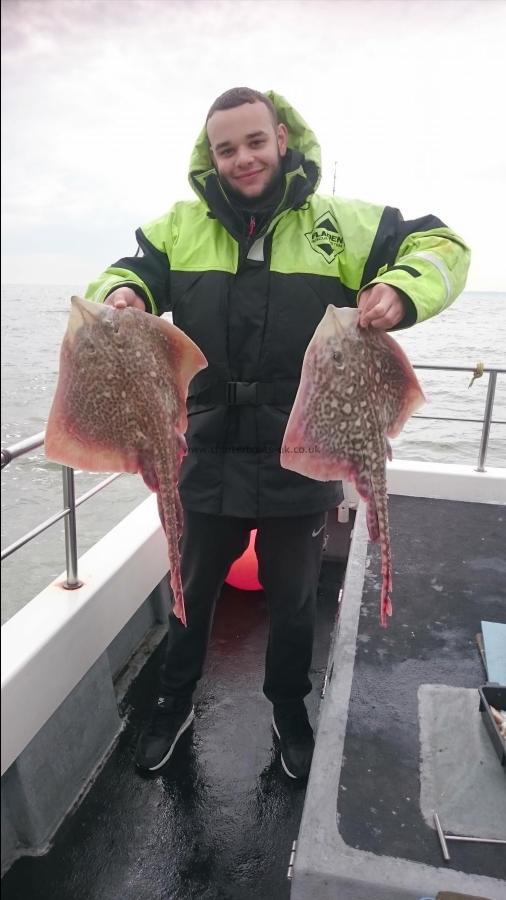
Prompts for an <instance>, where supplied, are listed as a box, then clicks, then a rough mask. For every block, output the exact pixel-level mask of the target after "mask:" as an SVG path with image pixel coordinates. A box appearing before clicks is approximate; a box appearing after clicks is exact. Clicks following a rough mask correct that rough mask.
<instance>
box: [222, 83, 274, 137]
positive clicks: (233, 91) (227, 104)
mask: <svg viewBox="0 0 506 900" xmlns="http://www.w3.org/2000/svg"><path fill="white" fill-rule="evenodd" d="M259 101H260V103H265V105H266V107H267V109H268V110H269V112H270V114H271V116H272V121H273V122H274V127H275V128H277V126H278V124H279V119H278V114H277V112H276V107H275V106H274V104H273V102H272V100H269V98H268V97H267V96H266V95H265V94H262V93H260V91H254V90H253V89H252V88H247V87H235V88H230V90H229V91H225V93H224V94H220V96H219V97H217V98H216V100H215V101H214V103H213V104H212V106H211V108H210V110H209V112H208V114H207V117H206V125H207V123H208V121H209V119H210V118H211V116H212V115H213V113H215V112H218V110H221V109H234V107H236V106H242V105H243V103H258V102H259Z"/></svg>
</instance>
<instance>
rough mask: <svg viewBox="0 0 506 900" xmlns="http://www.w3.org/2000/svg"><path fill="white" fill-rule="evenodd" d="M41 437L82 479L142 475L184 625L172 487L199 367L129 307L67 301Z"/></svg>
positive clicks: (178, 335) (173, 331)
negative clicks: (153, 501)
mask: <svg viewBox="0 0 506 900" xmlns="http://www.w3.org/2000/svg"><path fill="white" fill-rule="evenodd" d="M71 304H72V305H71V312H70V316H69V321H68V325H67V331H66V333H65V336H64V338H63V342H62V346H61V350H60V368H59V374H58V382H57V386H56V392H55V395H54V398H53V402H52V406H51V409H50V412H49V418H48V423H47V428H46V436H45V453H46V457H47V459H48V460H51V461H53V462H57V463H61V464H63V465H66V466H71V467H72V468H75V469H77V468H79V469H84V470H86V471H89V472H129V473H131V474H135V473H137V472H138V473H140V474H141V475H142V477H143V478H144V481H145V482H146V484H147V486H148V487H149V488H150V489H151V490H152V491H155V492H156V493H157V495H158V508H159V512H160V518H161V521H162V525H163V527H164V530H165V533H166V536H167V546H168V556H169V567H170V582H171V587H172V590H173V594H174V614H175V615H177V616H178V618H180V619H181V621H182V622H183V623H184V624H186V615H185V608H184V598H183V590H182V585H181V573H180V557H179V545H178V541H179V537H180V534H181V528H182V522H183V514H182V508H181V502H180V499H179V493H178V489H177V482H178V477H179V469H180V466H181V460H182V458H183V456H184V454H185V453H186V441H185V438H184V433H185V431H186V428H187V424H188V423H187V416H186V398H187V395H188V385H189V382H190V381H191V379H192V378H193V377H194V375H196V373H197V372H199V371H200V370H201V369H204V368H206V366H207V360H206V358H205V356H204V354H203V353H202V352H201V350H200V349H199V348H198V347H197V345H196V344H195V343H194V342H193V341H192V340H191V339H190V338H189V337H188V336H187V335H186V334H185V333H184V332H183V331H181V329H179V328H177V327H176V326H175V325H172V324H171V323H170V322H167V321H166V320H165V319H160V318H158V317H157V316H153V315H151V314H150V313H146V312H143V311H141V310H138V309H134V308H133V307H127V308H126V309H122V310H117V309H115V308H114V307H112V306H108V305H104V304H101V303H93V302H91V301H90V300H83V299H81V298H80V297H72V301H71Z"/></svg>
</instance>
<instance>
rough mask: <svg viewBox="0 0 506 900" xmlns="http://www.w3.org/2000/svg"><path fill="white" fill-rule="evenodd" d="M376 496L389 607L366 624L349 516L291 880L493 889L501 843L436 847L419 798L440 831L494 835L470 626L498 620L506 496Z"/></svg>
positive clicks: (366, 568) (299, 887) (504, 589)
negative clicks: (387, 544)
mask: <svg viewBox="0 0 506 900" xmlns="http://www.w3.org/2000/svg"><path fill="white" fill-rule="evenodd" d="M389 506H390V522H391V538H392V553H393V560H394V576H393V582H394V589H393V607H394V609H393V617H392V619H391V620H389V624H388V628H386V629H382V628H380V627H379V625H378V614H379V609H378V601H379V589H380V584H381V575H380V560H379V551H378V548H377V547H376V546H374V547H372V546H371V545H370V544H367V539H366V529H365V521H364V517H361V518H360V521H357V524H356V528H355V537H354V547H352V551H351V555H350V563H349V566H348V569H349V576H348V577H347V583H346V585H345V588H344V595H343V602H342V611H341V617H340V621H339V629H338V631H339V634H338V636H337V638H336V642H335V646H334V648H333V654H332V665H333V669H332V680H331V684H330V687H329V690H328V694H326V695H325V700H324V702H323V704H322V709H321V714H320V723H319V730H318V738H317V747H316V751H315V758H314V761H313V768H312V772H311V778H310V782H309V785H308V791H307V795H306V805H305V810H304V818H303V821H302V826H301V830H300V835H299V841H298V847H297V855H296V858H295V867H294V891H293V896H294V897H295V898H297V900H299V898H306V897H315V898H318V900H320V898H322V900H323V898H325V900H326V898H327V897H329V898H331V897H339V898H340V900H347V898H358V900H362V898H366V897H369V896H372V895H374V897H377V898H388V900H393V898H396V900H397V898H402V900H407V898H410V897H417V898H418V897H420V896H422V895H424V896H427V895H430V896H434V897H435V896H436V893H437V891H438V890H443V889H444V890H454V891H455V890H460V891H461V892H462V893H466V894H468V895H470V894H473V895H478V894H479V895H480V897H481V896H483V897H486V898H488V900H491V898H494V900H495V898H496V897H501V898H503V897H506V846H505V845H500V844H486V843H464V842H459V843H457V842H451V843H450V842H449V844H448V846H449V851H450V860H449V861H446V862H445V861H444V860H443V856H442V851H441V847H440V844H439V841H438V838H437V833H436V831H435V827H434V822H433V811H434V810H435V811H436V812H438V814H439V816H440V819H441V822H442V825H443V828H444V830H445V831H446V832H451V833H453V834H461V835H470V836H478V837H480V836H481V837H495V838H498V839H502V840H505V839H506V767H505V766H501V762H500V759H499V756H498V755H497V754H496V752H495V750H494V748H493V745H492V742H491V741H490V739H489V735H488V732H487V731H486V729H485V727H484V723H483V721H482V716H481V714H480V711H479V694H478V688H479V687H480V686H481V685H483V684H484V683H485V682H486V681H487V674H486V670H485V667H484V663H483V661H482V657H481V654H480V650H479V647H478V643H477V640H476V636H477V635H478V634H479V633H480V632H481V622H482V621H489V622H501V623H504V622H506V558H505V553H504V550H505V546H506V544H505V535H506V508H505V507H504V506H498V505H497V506H496V505H489V504H477V503H466V502H451V501H447V500H431V499H424V498H416V499H413V498H410V497H401V496H393V497H391V498H390V504H389ZM355 538H356V539H357V542H358V544H357V542H356V541H355ZM354 567H355V571H353V568H354ZM350 570H352V571H350ZM452 879H453V880H452ZM480 879H483V884H482V889H481V890H478V889H477V887H478V886H479V885H480ZM492 879H493V880H494V881H493V882H492ZM457 885H458V887H457ZM373 886H374V890H373V893H371V890H372V887H373ZM466 888H467V890H466ZM471 888H473V889H471Z"/></svg>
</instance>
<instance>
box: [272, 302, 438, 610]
mask: <svg viewBox="0 0 506 900" xmlns="http://www.w3.org/2000/svg"><path fill="white" fill-rule="evenodd" d="M424 402H425V397H424V395H423V392H422V389H421V387H420V385H419V383H418V379H417V377H416V375H415V372H414V371H413V368H412V366H411V363H410V362H409V360H408V358H407V356H406V354H405V353H404V351H403V350H402V348H401V347H400V346H399V344H398V343H397V342H396V341H395V340H394V339H393V338H392V337H391V336H390V335H389V334H386V333H385V332H383V331H380V330H376V329H373V328H371V327H369V328H361V327H360V326H359V325H358V310H356V309H351V308H347V307H346V308H338V307H335V306H332V305H329V306H328V307H327V310H326V312H325V315H324V316H323V318H322V320H321V322H320V324H319V325H318V327H317V328H316V331H315V333H314V335H313V337H312V338H311V341H310V343H309V345H308V347H307V350H306V353H305V356H304V361H303V365H302V373H301V379H300V384H299V388H298V391H297V395H296V397H295V402H294V405H293V408H292V411H291V413H290V417H289V419H288V423H287V426H286V430H285V435H284V438H283V447H282V453H281V465H282V467H283V468H285V469H291V470H292V471H293V472H298V473H299V474H300V475H305V476H307V477H308V478H314V479H315V480H317V481H337V480H338V479H344V480H347V481H350V482H352V484H354V485H355V487H356V489H357V491H358V493H359V494H360V496H361V497H362V498H363V500H365V501H366V503H367V525H368V530H369V536H370V538H371V540H372V541H379V542H380V547H381V574H382V589H381V598H380V620H381V624H382V625H386V617H387V616H390V615H391V614H392V603H391V592H392V558H391V548H390V532H389V522H388V497H387V479H386V458H387V456H388V457H389V458H390V459H391V458H392V451H391V448H390V443H389V441H388V438H389V437H396V436H397V435H398V434H399V433H400V431H401V430H402V428H403V427H404V425H405V423H406V421H407V420H408V418H409V417H410V416H411V415H412V413H413V412H414V411H415V410H416V409H417V408H418V407H419V406H421V404H422V403H424Z"/></svg>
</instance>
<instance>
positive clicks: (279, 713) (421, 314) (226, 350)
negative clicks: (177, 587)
mask: <svg viewBox="0 0 506 900" xmlns="http://www.w3.org/2000/svg"><path fill="white" fill-rule="evenodd" d="M319 179H320V151H319V147H318V143H317V141H316V138H315V136H314V134H313V133H312V131H311V130H310V128H309V127H308V126H307V124H306V123H305V122H304V120H303V119H302V118H301V116H300V115H299V114H298V113H297V112H296V111H295V110H294V109H293V108H292V107H291V106H290V104H289V103H287V101H286V100H284V99H283V98H282V97H280V96H279V95H276V94H273V93H268V94H262V93H259V92H257V91H253V90H250V89H249V88H233V89H232V90H230V91H227V92H226V93H225V94H223V95H222V96H220V97H218V99H217V100H216V101H215V102H214V103H213V105H212V106H211V109H210V110H209V113H208V116H207V120H206V125H205V127H204V129H203V130H202V132H201V133H200V135H199V138H198V140H197V143H196V145H195V149H194V151H193V154H192V157H191V161H190V183H191V185H192V187H193V189H194V190H195V193H196V195H197V199H196V200H195V201H192V202H181V203H176V204H175V206H173V207H172V209H171V210H170V211H169V212H168V213H166V214H165V215H163V216H162V217H161V218H159V219H157V220H156V221H154V222H151V223H150V224H148V225H147V226H145V227H143V228H141V229H138V231H137V233H136V236H137V241H138V245H139V250H140V252H139V253H138V255H136V256H133V257H126V258H123V259H121V260H119V261H118V262H117V263H115V264H114V265H113V266H111V267H110V268H109V269H107V270H106V271H105V272H104V273H103V274H102V275H101V276H100V277H99V278H98V279H97V281H95V282H94V283H93V284H91V285H90V287H89V289H88V291H87V296H88V297H90V298H92V299H94V300H96V301H97V302H106V303H109V304H112V305H114V306H115V307H116V308H118V309H120V308H122V307H125V306H128V305H134V306H137V307H139V308H141V309H144V308H145V309H147V310H148V312H152V313H153V314H161V313H162V312H164V311H166V310H171V311H172V315H173V320H174V323H175V324H176V325H178V326H179V327H180V328H181V329H182V330H183V331H185V332H186V333H187V334H188V335H189V336H190V337H191V338H192V340H194V341H195V342H196V343H197V344H198V346H199V347H200V348H201V349H202V351H203V353H204V354H205V356H206V358H207V359H208V361H209V366H208V368H207V369H205V370H204V371H202V372H200V373H199V374H198V375H196V377H195V378H194V379H193V381H192V383H191V384H190V391H189V397H188V430H187V434H186V438H187V443H188V454H187V456H186V458H185V460H184V461H183V465H182V469H181V477H180V494H181V500H182V504H183V509H184V527H183V534H182V538H181V568H182V580H183V591H184V596H185V604H186V611H187V619H188V627H187V628H184V626H183V625H182V624H181V622H180V621H179V619H177V618H176V617H175V616H174V615H173V614H172V613H171V615H170V617H169V625H168V634H167V646H166V651H165V658H164V662H163V665H162V667H161V671H160V685H159V690H158V696H157V699H156V704H155V706H154V709H153V712H152V714H151V717H150V719H149V722H148V724H147V726H146V728H145V730H144V732H143V733H142V734H141V736H140V739H139V743H138V746H137V751H136V763H137V765H138V766H139V767H141V768H143V769H147V770H149V771H157V770H158V769H160V768H161V767H162V766H163V765H165V763H166V762H167V761H168V760H169V758H170V756H171V754H172V752H173V750H174V747H175V745H176V743H177V741H178V739H179V737H180V736H181V735H182V734H183V732H184V731H185V730H186V728H188V726H189V725H190V724H191V722H192V720H193V716H194V713H193V702H192V697H193V693H194V690H195V687H196V684H197V682H198V679H199V678H200V675H201V673H202V668H203V665H204V660H205V655H206V650H207V642H208V636H209V630H210V625H211V621H212V616H213V611H214V606H215V603H216V600H217V598H218V596H219V593H220V590H221V587H222V585H223V582H224V579H225V578H226V575H227V572H228V570H229V568H230V565H231V564H232V562H233V561H234V560H235V559H237V558H238V557H239V556H240V555H241V554H242V552H243V551H244V550H245V548H246V547H247V545H248V542H249V535H250V531H251V530H252V529H253V528H256V529H257V538H256V544H255V548H256V552H257V556H258V562H259V577H260V581H261V583H262V585H263V588H264V590H265V595H266V598H267V601H268V605H269V614H270V624H269V638H268V644H267V652H266V660H265V680H264V685H263V689H264V693H265V695H266V697H267V698H268V699H269V700H270V701H271V703H272V704H273V728H274V731H275V734H276V735H277V737H278V739H279V742H280V747H281V762H282V765H283V768H284V770H285V772H286V773H287V774H288V775H289V776H290V777H292V778H305V777H307V775H308V773H309V768H310V764H311V757H312V752H313V745H314V741H313V732H312V729H311V726H310V724H309V720H308V716H307V712H306V707H305V703H304V697H305V696H306V695H307V694H308V693H309V692H310V690H311V681H310V679H309V668H310V664H311V653H312V644H313V631H314V621H315V608H316V593H317V585H318V576H319V569H320V562H321V552H322V546H323V539H324V531H325V528H324V524H325V514H326V511H327V510H329V509H332V508H335V506H336V505H337V503H338V502H339V498H340V496H341V494H340V485H338V484H334V483H322V482H316V481H312V480H310V479H307V478H304V477H303V476H300V475H298V474H297V473H294V472H290V471H288V470H286V469H283V468H282V467H281V465H280V461H279V457H280V447H281V444H282V438H283V434H284V430H285V427H286V423H287V419H288V415H289V412H290V408H291V405H292V403H293V400H294V398H295V394H296V391H297V386H298V382H299V378H300V372H301V367H302V360H303V357H304V353H305V350H306V347H307V345H308V343H309V341H310V339H311V337H312V335H313V333H314V331H315V329H316V327H317V325H318V323H319V322H320V320H321V318H322V316H323V315H324V313H325V309H326V307H327V305H328V304H330V303H332V304H334V305H336V306H355V305H356V304H358V307H359V311H360V324H361V325H362V326H363V327H368V326H369V327H373V328H380V329H390V328H394V327H406V326H409V325H413V324H414V323H415V322H417V321H422V320H423V319H426V318H429V317H430V316H432V315H436V314H437V313H438V312H440V311H441V310H442V309H444V308H446V307H447V306H448V305H449V303H451V302H452V301H453V300H454V299H455V298H456V297H457V296H458V294H459V293H460V292H461V291H462V289H463V287H464V284H465V278H466V273H467V268H468V263H469V251H468V249H467V247H466V245H465V244H464V243H463V241H462V240H461V239H460V238H459V237H458V236H457V235H456V234H455V233H454V232H453V231H451V230H450V229H449V228H447V227H446V226H445V225H444V224H443V222H441V221H440V220H439V219H437V218H435V217H434V216H431V215H429V216H425V217H424V218H420V219H416V220H413V221H409V222H408V221H404V220H403V218H402V216H401V214H400V213H399V211H398V210H396V209H394V208H392V207H380V206H375V205H372V204H368V203H363V202H361V201H357V200H345V199H343V198H338V197H326V196H322V195H320V194H317V193H316V187H317V185H318V182H319Z"/></svg>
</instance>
